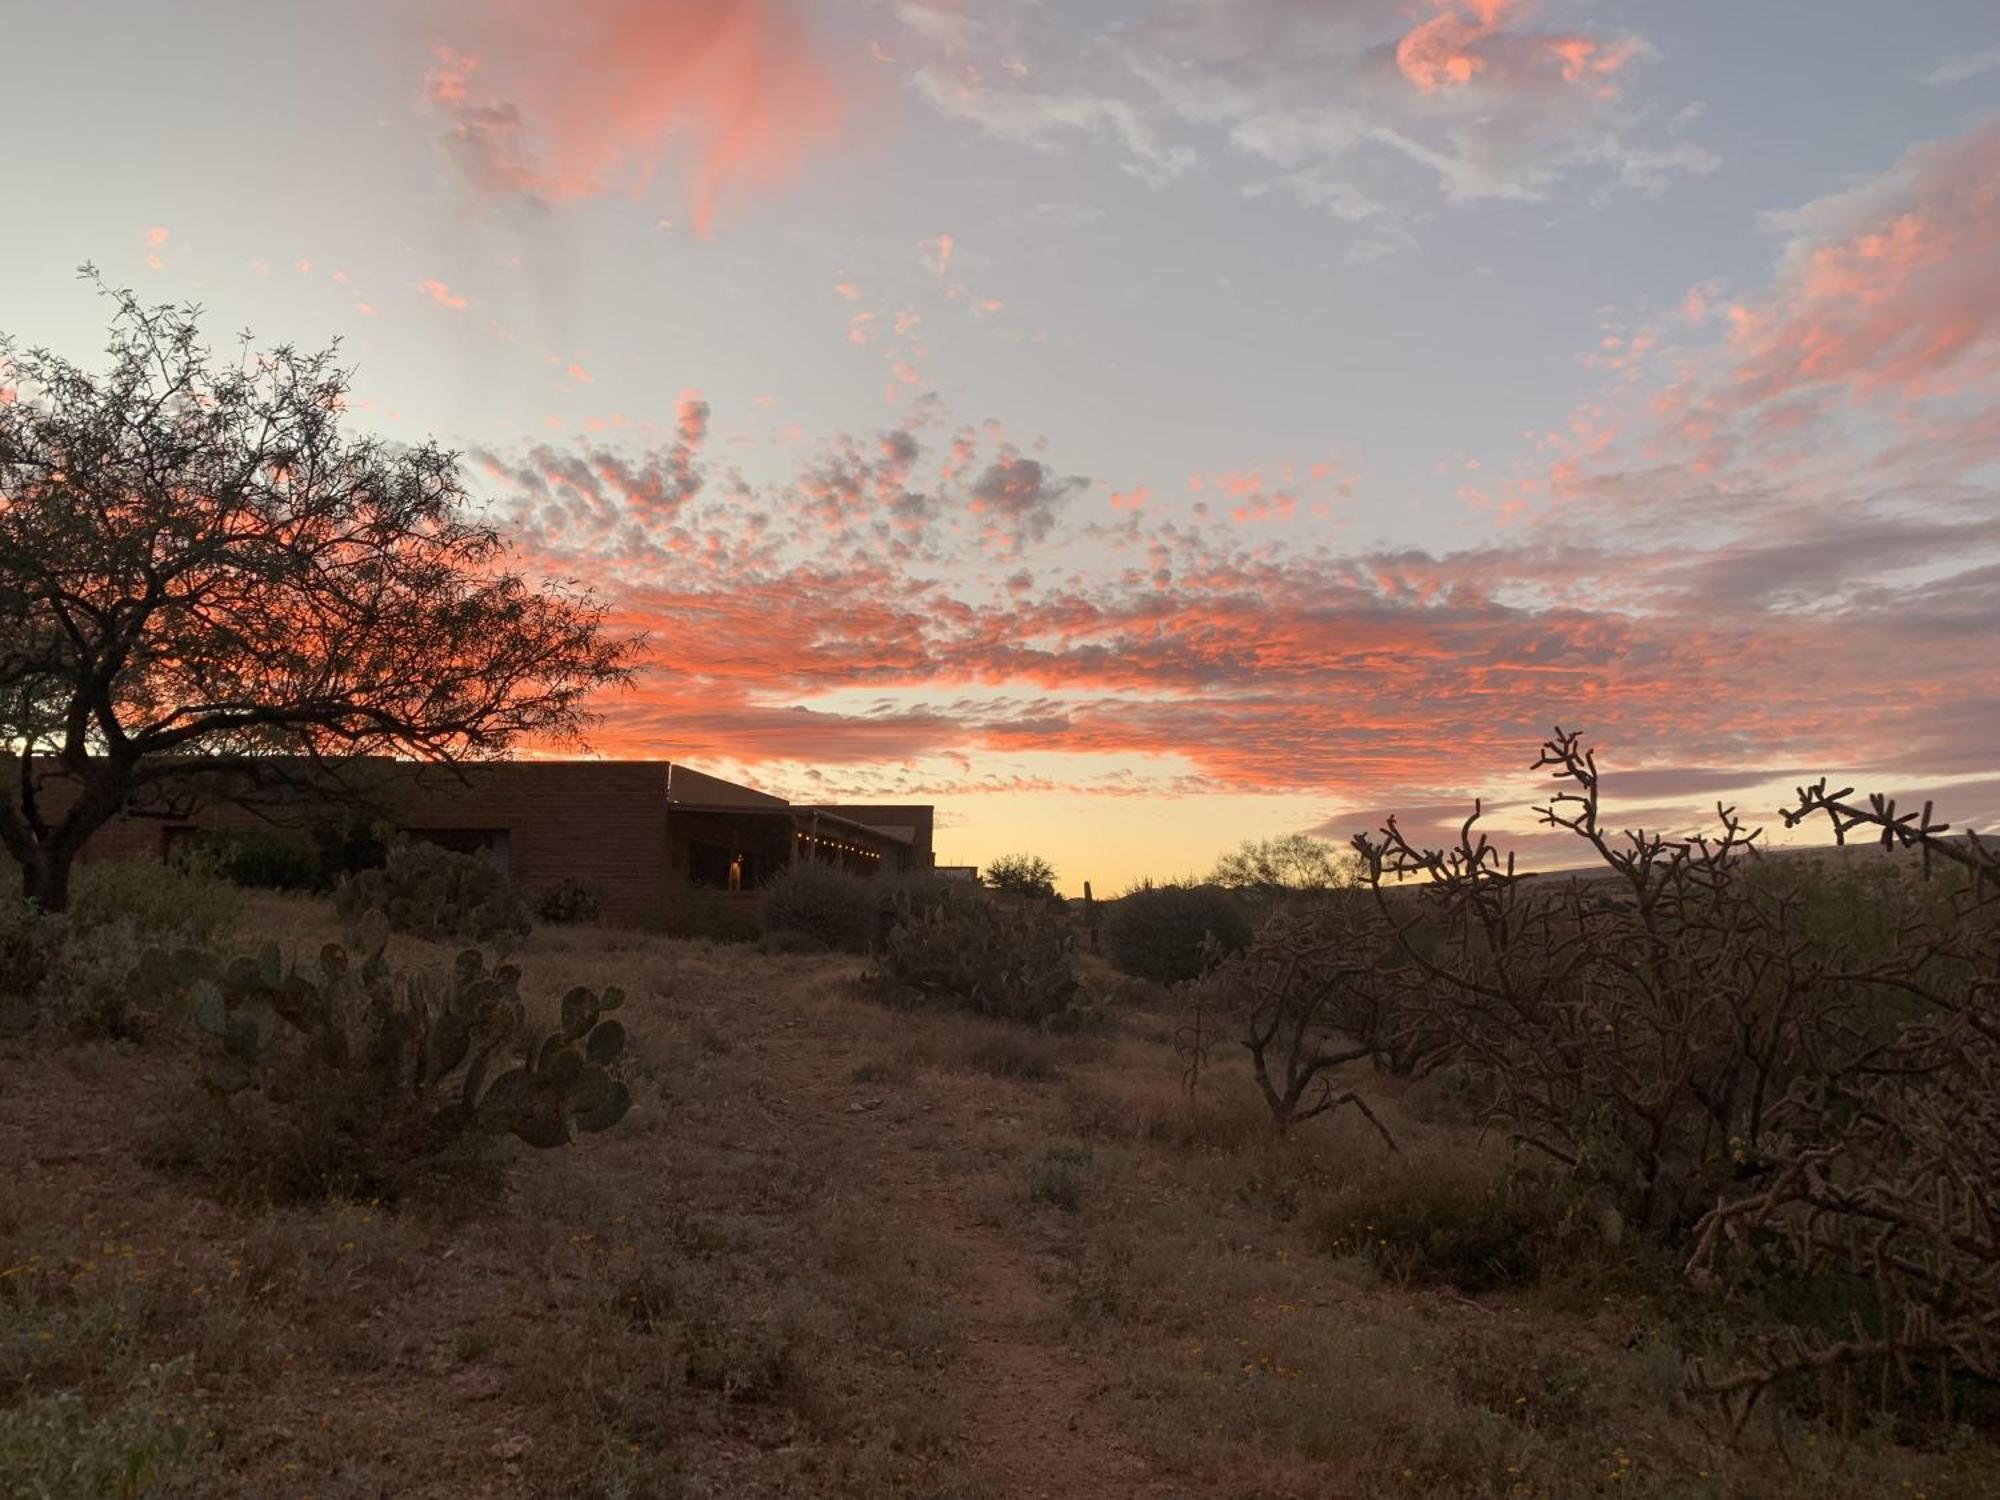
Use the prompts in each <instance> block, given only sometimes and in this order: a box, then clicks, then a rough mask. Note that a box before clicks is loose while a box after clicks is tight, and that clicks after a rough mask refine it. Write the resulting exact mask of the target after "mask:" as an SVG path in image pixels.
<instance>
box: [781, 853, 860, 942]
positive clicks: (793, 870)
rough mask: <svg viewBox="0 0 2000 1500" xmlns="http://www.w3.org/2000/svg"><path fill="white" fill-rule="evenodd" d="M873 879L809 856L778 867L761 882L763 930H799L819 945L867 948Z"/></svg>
mask: <svg viewBox="0 0 2000 1500" xmlns="http://www.w3.org/2000/svg"><path fill="white" fill-rule="evenodd" d="M870 885H871V882H869V881H867V880H865V879H863V878H862V877H861V876H859V875H856V874H853V873H851V872H850V871H847V870H842V869H839V868H837V867H835V866H833V865H822V864H815V863H812V862H810V861H808V862H806V863H803V864H796V865H792V866H790V867H789V868H787V869H783V870H780V871H779V872H778V873H777V874H776V875H775V876H773V877H772V878H771V879H770V880H769V881H767V882H765V885H764V931H765V932H766V933H778V932H797V933H802V934H804V935H805V936H806V937H808V938H810V939H812V941H813V942H814V943H816V944H818V945H819V946H820V947H821V948H826V949H833V950H837V951H840V952H845V953H865V952H867V951H868V940H869V938H870V936H872V935H873V933H874V931H875V896H874V894H873V892H872V891H871V889H870Z"/></svg>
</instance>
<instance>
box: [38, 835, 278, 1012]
mask: <svg viewBox="0 0 2000 1500" xmlns="http://www.w3.org/2000/svg"><path fill="white" fill-rule="evenodd" d="M71 895H72V900H71V908H70V910H69V911H67V912H63V913H54V914H52V913H46V912H42V911H38V910H36V909H35V908H34V907H32V906H31V905H29V904H28V903H27V902H25V901H23V900H21V899H20V898H18V897H14V898H9V899H6V900H0V1032H10V1033H16V1034H20V1033H26V1032H30V1031H33V1032H38V1033H39V1034H41V1035H42V1036H44V1037H46V1038H49V1039H67V1040H71V1041H87V1040H103V1039H110V1040H121V1041H122V1040H133V1039H136V1038H139V1037H141V1036H143V1035H145V1034H146V1033H147V1032H148V1031H150V1030H152V1029H153V1028H154V1027H155V1026H156V1025H157V1024H158V1023H159V1022H160V1021H161V1020H163V1019H164V1018H165V1017H166V1016H167V1015H168V1013H169V1012H171V1011H173V1010H174V1009H175V1008H176V1007H177V1006H178V1005H179V1003H180V1001H181V1000H182V998H183V997H182V995H181V993H180V989H179V988H178V987H177V986H176V985H175V984H173V983H172V982H171V979H170V976H169V975H168V974H167V972H166V970H165V968H164V967H163V964H164V960H165V958H166V956H167V955H168V954H169V953H170V952H171V951H173V950H174V949H176V948H180V947H186V946H189V945H199V944H205V943H207V942H209V941H211V940H212V939H214V938H215V937H216V936H217V935H218V934H219V933H220V932H222V931H224V930H226V929H228V928H229V927H231V926H232V925H233V924H234V922H235V920H236V918H237V914H238V912H239V909H240V907H241V905H242V898H241V896H240V894H239V893H238V892H237V891H236V890H235V889H234V888H232V887H230V886H228V885H226V884H224V883H222V882H220V881H217V880H214V879H211V878H207V877H202V876H198V875H194V874H191V873H188V872H184V871H179V870H174V869H170V868H168V867H166V866H164V865H152V864H146V863H143V862H140V861H131V862H118V863H107V864H101V865H86V866H83V867H82V868H80V869H79V870H78V872H77V878H76V882H75V884H74V886H73V888H72V892H71ZM183 1008H184V1007H183Z"/></svg>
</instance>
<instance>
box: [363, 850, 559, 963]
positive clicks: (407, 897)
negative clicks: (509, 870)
mask: <svg viewBox="0 0 2000 1500" xmlns="http://www.w3.org/2000/svg"><path fill="white" fill-rule="evenodd" d="M334 906H335V908H336V909H337V910H338V911H339V913H340V914H341V916H342V917H344V918H346V919H347V920H348V921H350V922H352V921H358V920H359V919H361V918H362V917H364V916H367V915H369V914H371V913H379V914H380V915H381V917H382V918H383V919H384V920H385V921H387V922H388V924H389V927H390V930H391V931H394V932H407V933H412V934H414V935H416V936H417V937H425V938H433V939H450V938H456V939H460V940H465V939H471V940H474V941H477V942H482V943H485V942H493V941H496V940H499V939H502V938H520V937H525V936H527V934H528V930H529V926H530V923H529V921H528V909H527V905H526V903H525V902H523V901H522V899H521V897H520V894H519V893H518V892H517V891H515V889H514V888H513V886H511V885H510V884H508V882H507V877H506V876H505V875H502V874H501V873H500V872H499V871H498V870H496V869H494V868H493V866H492V865H491V864H489V863H488V862H487V861H485V860H483V859H481V858H479V857H478V856H477V855H473V854H459V853H456V852H454V851H452V850H450V849H441V848H439V847H438V846H437V845H435V844H425V843H419V842H411V843H407V844H400V845H398V846H397V847H396V848H394V849H392V850H390V851H389V862H388V863H387V864H386V865H384V866H383V867H382V868H381V869H379V870H362V871H359V872H357V873H356V874H353V875H350V876H348V877H347V878H346V879H345V880H343V881H342V882H341V883H340V887H339V889H338V890H337V891H336V892H335V893H334Z"/></svg>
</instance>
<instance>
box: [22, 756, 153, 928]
mask: <svg viewBox="0 0 2000 1500" xmlns="http://www.w3.org/2000/svg"><path fill="white" fill-rule="evenodd" d="M132 773H133V766H132V764H131V763H129V762H124V763H121V762H118V761H112V760H99V761H93V762H91V763H90V764H89V766H88V768H87V769H86V770H85V771H84V772H83V773H82V774H81V775H79V776H77V777H76V782H77V789H76V797H75V800H74V801H73V802H71V804H70V805H69V807H68V809H67V810H66V811H65V812H64V813H63V816H62V820H61V821H60V822H58V823H56V824H55V826H54V827H48V826H46V825H42V826H38V827H30V826H28V819H27V818H25V817H23V816H22V815H21V813H20V812H18V811H16V810H15V809H12V808H4V809H0V817H5V818H6V819H7V821H8V824H9V827H8V829H7V838H6V841H5V842H6V847H7V850H8V852H9V853H11V854H12V855H13V856H14V859H15V862H16V863H17V864H18V865H19V866H20V867H21V894H22V895H23V896H25V897H26V898H27V900H28V903H29V904H30V905H31V906H35V907H38V908H39V909H41V910H42V911H46V912H62V911H68V910H69V898H70V875H71V872H72V871H73V870H74V868H75V866H76V857H77V856H78V855H79V854H81V853H82V852H83V846H84V845H85V844H87V843H89V842H90V836H91V835H92V834H94V833H96V832H97V830H98V829H100V828H102V827H103V826H104V825H105V824H106V823H109V822H110V821H111V820H112V819H113V818H115V817H117V816H118V813H119V811H120V809H122V808H123V807H124V806H125V804H126V800H127V798H128V797H129V796H130V794H131V790H132Z"/></svg>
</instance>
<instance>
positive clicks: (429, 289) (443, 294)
mask: <svg viewBox="0 0 2000 1500" xmlns="http://www.w3.org/2000/svg"><path fill="white" fill-rule="evenodd" d="M417 290H418V291H420V292H422V293H423V294H424V295H425V296H426V297H428V298H430V299H431V301H433V302H435V303H437V305H438V306H439V307H449V308H451V309H453V310H454V311H459V310H463V309H464V308H465V307H467V306H468V305H469V304H468V303H467V302H466V300H465V298H463V297H461V296H459V295H458V294H457V293H455V292H453V291H452V289H451V288H450V287H449V286H447V285H445V284H444V283H443V282H442V281H437V280H431V281H426V282H424V283H422V284H421V285H420V286H418V288H417Z"/></svg>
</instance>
